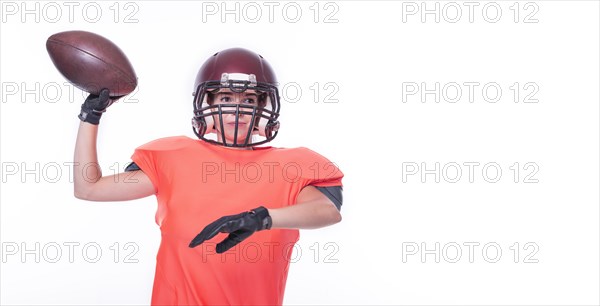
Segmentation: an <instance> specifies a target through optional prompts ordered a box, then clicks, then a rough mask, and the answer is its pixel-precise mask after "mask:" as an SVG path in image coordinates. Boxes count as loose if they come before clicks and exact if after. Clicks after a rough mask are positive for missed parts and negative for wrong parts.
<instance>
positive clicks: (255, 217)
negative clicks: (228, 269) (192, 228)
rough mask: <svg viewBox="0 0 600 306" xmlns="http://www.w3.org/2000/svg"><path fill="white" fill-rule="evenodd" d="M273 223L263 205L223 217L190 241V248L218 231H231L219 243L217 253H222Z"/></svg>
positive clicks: (268, 227)
mask: <svg viewBox="0 0 600 306" xmlns="http://www.w3.org/2000/svg"><path fill="white" fill-rule="evenodd" d="M271 225H272V222H271V216H270V215H269V211H268V210H267V209H266V208H264V207H263V206H260V207H257V208H255V209H253V210H251V211H249V212H243V213H241V214H238V215H232V216H225V217H221V218H219V219H218V220H216V221H214V222H213V223H211V224H209V225H207V226H206V227H205V228H204V229H203V230H202V231H201V232H200V234H198V235H197V236H196V238H194V239H193V240H192V242H190V248H193V247H196V246H197V245H199V244H201V243H203V242H204V241H206V240H209V239H211V238H213V237H214V236H216V235H217V234H218V233H230V234H229V236H227V238H225V240H223V241H221V242H220V243H219V244H217V253H219V254H221V253H223V252H225V251H227V250H229V249H231V248H232V247H234V246H235V245H237V244H238V243H240V242H242V241H243V240H244V239H246V238H248V237H250V235H252V234H253V233H254V232H256V231H262V230H265V229H270V228H271Z"/></svg>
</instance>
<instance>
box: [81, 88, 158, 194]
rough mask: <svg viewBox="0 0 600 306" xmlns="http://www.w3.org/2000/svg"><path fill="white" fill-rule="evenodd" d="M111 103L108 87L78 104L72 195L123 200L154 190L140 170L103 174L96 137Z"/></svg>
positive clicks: (151, 192) (153, 191)
mask: <svg viewBox="0 0 600 306" xmlns="http://www.w3.org/2000/svg"><path fill="white" fill-rule="evenodd" d="M110 104H111V101H110V98H109V96H108V91H104V90H103V91H102V92H101V93H100V95H99V96H96V95H90V96H89V97H88V98H87V99H86V101H85V102H84V104H83V105H82V107H81V114H80V115H79V118H80V119H81V123H80V124H79V130H78V132H77V140H76V143H75V155H74V166H73V179H74V195H75V197H76V198H78V199H82V200H89V201H126V200H133V199H139V198H143V197H146V196H149V195H152V194H154V193H155V189H154V185H153V184H152V182H151V181H150V179H149V178H148V176H146V175H145V174H144V173H143V172H142V171H140V170H138V171H132V172H127V173H119V174H115V175H110V176H102V169H100V165H99V164H98V154H97V150H96V139H97V136H98V123H99V120H100V116H101V115H102V113H103V112H104V111H105V110H106V108H107V107H108V106H109V105H110Z"/></svg>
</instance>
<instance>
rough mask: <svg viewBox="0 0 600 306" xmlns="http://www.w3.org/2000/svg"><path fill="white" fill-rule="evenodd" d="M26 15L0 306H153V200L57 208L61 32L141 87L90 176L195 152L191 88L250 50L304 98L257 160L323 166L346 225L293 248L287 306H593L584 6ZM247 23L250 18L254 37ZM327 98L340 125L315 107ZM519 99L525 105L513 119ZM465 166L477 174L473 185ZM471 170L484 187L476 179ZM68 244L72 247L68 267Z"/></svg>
mask: <svg viewBox="0 0 600 306" xmlns="http://www.w3.org/2000/svg"><path fill="white" fill-rule="evenodd" d="M35 3H36V2H28V3H27V6H26V7H23V5H24V4H22V2H10V1H3V2H2V23H0V27H1V32H0V34H1V42H0V48H1V54H0V55H1V63H0V66H1V82H2V103H1V104H0V107H1V110H0V115H1V136H0V139H1V161H2V190H1V214H0V216H1V230H2V231H1V240H2V262H1V277H0V280H1V284H0V294H1V299H0V303H2V304H77V305H85V304H95V305H98V304H148V303H149V301H150V294H151V288H152V281H153V276H154V265H155V256H156V251H157V247H158V243H159V239H160V236H159V235H160V232H159V229H158V227H157V226H156V224H155V223H154V213H155V209H156V202H155V198H154V197H148V198H145V199H141V200H137V201H132V202H128V203H93V202H84V201H81V200H77V199H75V198H74V197H73V195H72V193H73V187H72V182H71V178H70V174H69V173H70V168H69V162H71V161H72V155H73V147H74V142H75V136H76V131H77V126H78V123H79V121H78V120H77V118H76V115H77V114H78V111H79V106H80V104H81V102H82V101H83V99H84V98H85V94H84V93H82V92H81V91H79V90H77V89H73V87H71V86H69V85H64V84H63V83H64V82H65V80H64V79H63V78H62V76H61V75H60V74H59V73H58V72H57V71H56V69H55V68H54V66H53V65H52V63H51V61H50V59H49V57H48V54H47V52H46V49H45V41H46V38H47V37H48V36H50V35H52V34H54V33H56V32H61V31H66V30H75V29H79V30H87V31H92V32H96V33H98V34H101V35H103V36H105V37H108V38H109V39H111V40H112V41H113V42H115V43H116V44H117V45H119V46H120V47H121V49H122V50H123V51H124V52H125V53H126V54H127V55H128V57H129V59H130V61H131V62H132V64H133V66H134V67H135V70H136V72H137V75H138V77H139V90H138V91H137V92H135V93H134V94H132V95H131V96H130V97H128V98H127V99H126V100H123V101H121V102H119V104H116V105H114V106H112V107H111V108H110V109H109V111H108V113H107V114H106V115H105V116H104V117H103V118H102V124H101V125H100V134H99V139H98V151H99V156H100V162H101V164H102V166H103V169H104V172H105V173H106V174H111V173H114V172H115V171H117V170H121V169H123V167H124V166H125V165H126V163H127V162H128V161H129V157H130V156H131V154H132V152H133V150H134V148H136V147H137V146H139V145H141V144H143V143H145V142H147V141H150V140H153V139H156V138H159V137H164V136H172V135H188V136H190V137H193V134H192V132H191V128H190V123H189V122H190V118H191V116H192V104H191V98H192V97H191V95H190V93H191V91H192V87H193V81H194V77H195V74H196V71H197V69H198V68H199V66H200V65H201V63H202V62H203V61H204V60H205V59H206V58H207V57H208V56H210V55H212V54H213V53H214V52H216V51H218V50H221V49H225V48H229V47H235V46H239V47H245V48H249V49H252V50H255V51H257V52H258V53H260V54H262V55H263V56H264V57H265V58H267V59H268V61H269V62H270V63H271V64H272V65H273V66H274V67H275V69H276V71H277V74H278V77H279V81H280V83H281V84H282V85H283V84H297V85H298V86H299V87H300V88H301V89H302V92H301V94H302V95H301V98H300V100H299V101H297V102H295V103H292V102H291V101H290V100H291V99H293V98H294V92H293V91H291V90H290V91H289V92H287V95H286V93H285V92H283V93H282V95H283V97H284V100H283V101H282V117H281V121H282V129H281V132H280V134H279V136H278V137H277V139H276V140H275V141H274V143H273V145H275V146H285V147H292V146H307V147H309V148H311V149H313V150H315V151H317V152H319V153H321V154H323V155H325V156H326V157H328V158H329V159H331V160H332V161H334V162H335V163H337V164H338V165H339V166H340V168H341V169H342V170H343V172H344V173H345V178H344V186H345V189H344V197H345V200H344V206H343V209H342V212H343V218H344V220H343V221H342V222H341V223H340V224H337V225H335V226H333V227H330V228H326V229H321V230H312V231H302V233H301V242H300V244H299V248H298V251H299V252H301V254H300V253H298V257H297V258H296V262H295V263H293V264H292V266H291V269H290V274H289V278H288V286H287V290H286V296H285V304H428V305H430V304H444V305H447V304H519V305H524V304H544V305H550V304H560V305H563V304H581V305H584V304H598V303H600V300H599V291H598V288H599V287H600V284H599V265H598V263H599V252H598V250H599V219H598V218H599V209H598V208H599V198H598V186H599V172H598V169H599V165H598V159H599V133H598V132H599V120H598V116H599V96H598V92H599V89H598V86H599V85H598V84H599V78H598V76H599V74H598V73H599V62H598V59H599V37H600V34H599V22H598V20H599V13H600V12H599V4H598V2H595V1H541V2H532V3H530V4H526V2H520V3H517V4H516V5H515V4H514V3H515V2H513V1H506V2H505V1H497V2H491V4H490V2H471V4H465V3H463V2H457V3H450V4H449V3H446V2H438V4H439V5H440V8H439V14H438V17H439V22H436V20H435V18H436V16H435V15H434V14H429V15H426V16H425V20H421V15H420V11H419V12H417V13H416V14H415V15H409V14H408V11H407V10H408V9H412V8H417V9H419V10H420V9H421V8H420V7H419V5H420V4H421V2H408V3H404V4H403V3H401V2H391V1H389V2H366V1H356V2H350V1H348V2H332V3H331V4H329V5H328V6H326V5H325V3H324V2H321V3H320V4H317V6H314V2H312V1H311V2H295V3H294V4H290V5H288V6H287V7H288V9H289V10H288V11H287V14H286V12H283V10H282V8H283V7H284V5H285V3H284V2H281V3H276V4H271V5H273V8H274V11H273V13H274V14H273V15H271V16H269V10H268V8H269V7H268V6H266V5H265V4H264V3H261V2H257V3H255V4H250V6H248V4H247V3H244V2H240V3H239V5H240V10H239V13H238V14H237V16H236V15H235V13H233V14H229V15H225V16H221V11H219V12H217V13H216V14H215V15H208V14H207V11H206V8H207V6H206V5H205V6H204V7H203V6H202V5H201V3H199V2H198V3H197V2H192V1H184V2H167V1H141V2H130V4H129V5H127V6H126V4H125V3H124V2H122V3H117V4H115V2H113V1H106V2H95V3H93V4H87V2H71V3H72V4H69V5H71V6H67V4H65V3H63V2H53V4H49V3H48V2H37V3H38V4H37V5H38V6H37V7H36V6H35V5H36V4H35ZM73 3H74V4H73ZM273 3H275V2H273ZM435 3H436V2H427V4H426V5H427V7H426V8H427V9H434V8H435V5H436V4H435ZM220 4H221V2H211V4H210V5H216V7H217V8H219V5H220ZM486 4H487V6H486ZM86 5H87V6H86ZM227 5H228V6H227V8H229V9H234V8H235V4H234V3H233V2H230V3H228V4H227ZM244 5H246V6H244ZM275 5H277V6H275ZM468 5H474V6H472V7H473V15H471V18H472V20H469V19H470V18H469V14H470V11H469V6H468ZM484 6H486V7H487V8H488V10H487V15H486V14H484V12H483V9H482V8H483V7H484ZM69 7H72V8H73V11H70V10H69ZM84 7H86V8H87V11H84V10H83V8H84ZM256 7H259V8H260V9H261V14H262V15H261V18H260V20H258V21H257V22H255V23H252V21H253V19H255V16H256V12H257V11H256V9H255V8H256ZM296 7H299V8H300V9H301V12H302V16H301V17H300V18H299V19H300V20H299V21H297V22H295V23H294V22H292V21H293V20H292V19H294V17H295V12H294V8H296ZM311 7H312V9H311ZM317 7H319V13H320V14H319V16H318V18H316V16H315V12H316V10H315V9H316V8H317ZM457 7H458V8H460V13H461V17H460V19H458V21H457V22H452V21H453V19H454V18H455V16H456V12H457V10H456V8H457ZM497 7H499V8H500V9H501V15H500V16H499V18H498V19H499V20H498V21H497V22H492V21H494V20H492V19H494V17H495V16H496V15H495V11H494V9H495V8H497ZM517 7H518V8H519V12H520V13H519V16H518V18H517V20H516V21H518V22H516V21H515V12H516V8H517ZM15 8H17V11H15V10H14V9H15ZM57 8H58V9H57ZM96 8H100V11H99V12H100V14H101V15H97V14H96V12H97V11H96V10H95V9H96ZM117 8H118V9H119V10H118V15H117ZM203 8H204V10H203ZM211 8H212V7H211ZM244 8H245V10H244ZM23 9H28V10H30V12H32V13H27V14H25V13H24V11H23ZM219 10H220V8H219ZM13 12H14V14H13ZM59 13H60V15H57V14H59ZM203 15H204V17H203ZM327 15H329V17H328V18H326V17H327ZM97 16H98V19H99V21H97V22H93V21H95V20H94V19H96V17H97ZM236 17H237V18H239V22H236V20H235V18H236ZM36 18H39V20H36ZM203 18H204V20H203ZM270 18H272V19H271V20H269V19H270ZM286 18H287V19H286ZM315 18H316V20H315ZM403 18H404V22H403ZM486 18H487V19H486ZM526 19H527V20H528V21H535V20H537V22H533V23H526V22H524V21H526ZM336 20H337V22H335V23H325V22H324V21H336ZM124 21H132V22H133V23H126V22H124ZM271 21H272V22H271ZM315 82H318V83H319V86H320V90H319V96H318V97H317V98H316V99H315V96H314V94H315V90H314V89H315V87H312V88H313V89H311V86H313V84H314V83H315ZM328 82H332V83H334V84H335V86H337V89H338V90H337V91H336V92H333V88H334V87H328V88H325V87H324V86H325V83H328ZM422 82H424V83H425V86H426V87H427V88H428V89H432V88H434V86H435V83H436V82H439V83H440V88H443V87H444V85H447V84H451V85H452V84H454V83H457V84H459V85H460V84H464V83H465V82H479V84H480V85H479V86H478V87H475V90H474V96H473V100H472V102H469V99H468V87H466V86H464V85H461V86H462V94H463V95H462V98H461V99H460V100H459V101H457V102H454V103H453V102H451V101H448V99H446V98H448V97H449V98H450V99H452V97H454V95H455V93H452V92H447V93H446V95H445V96H444V95H441V93H440V101H439V103H436V102H435V97H434V95H433V94H430V95H426V96H425V101H424V102H421V101H420V100H421V97H420V91H419V92H418V93H417V94H416V95H408V94H407V92H406V90H404V91H403V88H404V89H407V88H406V84H409V83H416V84H418V85H419V88H420V89H423V88H422V87H421V85H420V84H421V83H422ZM453 82H454V83H453ZM515 82H518V83H519V87H520V93H519V97H518V99H517V101H518V103H515V101H514V99H515V98H514V93H515V87H512V88H513V89H511V86H512V85H513V84H514V83H515ZM529 82H531V83H532V85H530V87H528V88H525V87H524V86H525V84H526V83H529ZM488 83H490V84H492V85H493V84H498V86H499V87H500V88H501V89H502V94H501V96H500V98H499V101H497V102H495V103H492V102H488V100H490V99H491V98H494V96H495V93H494V91H493V90H490V91H488V95H483V94H482V87H483V85H485V84H488ZM403 84H404V85H403ZM36 86H38V87H36ZM36 88H37V89H36ZM534 88H537V91H536V92H535V93H534ZM447 89H452V88H451V87H448V86H447ZM492 89H493V88H492ZM27 90H29V91H27ZM71 92H72V93H73V94H74V96H71V95H70V93H71ZM22 93H26V94H25V95H24V96H22ZM403 93H404V95H403ZM327 94H332V96H331V98H332V99H337V103H324V102H325V96H326V95H327ZM528 94H532V96H531V97H530V98H532V99H535V100H537V103H524V100H525V96H526V95H528ZM403 96H404V97H405V98H406V99H405V101H406V102H404V103H403ZM486 99H487V100H486ZM315 102H316V103H315ZM469 162H473V163H479V164H478V166H477V167H475V168H474V172H473V175H472V177H471V178H469V168H468V167H467V166H466V165H467V164H465V163H469ZM422 163H424V164H422ZM436 163H439V171H438V174H439V183H438V182H436V178H435V174H427V175H425V177H424V178H422V177H421V174H422V173H423V172H422V170H423V166H425V167H426V168H427V169H429V170H432V169H433V171H431V172H430V173H435V171H434V170H435V167H436ZM515 163H518V168H519V169H520V170H519V173H518V175H517V176H516V177H515V174H516V168H515V167H514V166H513V165H514V164H515ZM527 163H530V164H529V165H530V166H529V167H528V168H525V164H527ZM415 165H416V166H418V167H419V168H418V171H419V172H417V173H416V174H414V175H409V174H410V173H409V172H408V170H411V169H412V170H414V168H411V167H412V166H415ZM457 165H458V166H459V167H460V170H461V172H462V173H461V176H460V177H457V176H456V175H457V173H456V170H457V167H456V166H457ZM485 165H490V166H495V167H496V168H494V167H491V168H488V172H487V173H482V169H483V167H484V166H485ZM511 166H512V168H511ZM497 168H500V169H501V171H502V174H501V176H498V177H497V176H496V173H495V172H494V171H495V170H496V169H497ZM444 170H445V171H444ZM528 175H529V177H527V176H528ZM403 176H404V178H403ZM493 180H497V181H496V182H495V183H492V182H488V181H493ZM453 181H456V182H454V183H453ZM515 181H516V182H515ZM128 242H131V243H132V245H134V246H137V248H136V249H134V248H126V247H125V244H126V243H128ZM36 243H39V245H38V247H37V249H36ZM69 243H76V244H77V245H76V246H74V252H73V255H72V256H73V258H72V261H73V262H70V261H71V260H70V259H69V256H68V255H69V248H68V245H69ZM115 243H118V245H115ZM327 243H330V244H328V245H326V244H327ZM436 243H439V245H438V247H437V249H436ZM469 243H473V244H474V245H476V246H475V247H474V252H473V254H472V258H471V259H470V258H469V247H468V245H469ZM515 243H518V245H516V244H515ZM527 243H529V244H527ZM526 244H527V247H526ZM86 245H87V246H99V247H100V249H101V250H102V255H101V256H98V257H96V256H95V254H94V250H95V249H94V248H91V249H88V251H89V253H88V256H87V257H85V256H84V255H82V249H83V247H84V246H86ZM486 245H487V246H488V247H491V248H488V249H487V251H488V252H487V253H482V250H483V249H484V246H486ZM57 246H58V247H57ZM111 246H112V249H111ZM115 246H116V249H118V250H119V253H118V254H116V252H115ZM414 246H418V247H419V250H416V251H415V250H414V248H413V247H414ZM457 246H458V247H459V248H460V251H461V252H462V254H461V257H457V253H456V251H457ZM517 246H518V247H517ZM423 247H425V248H426V249H428V250H430V251H429V253H425V252H423ZM493 247H496V248H493ZM24 248H26V249H29V251H26V250H24ZM496 249H500V250H501V252H502V253H501V254H496V253H495V251H496ZM517 249H518V250H519V253H518V256H517V257H515V254H516V252H515V251H516V250H517ZM57 250H60V251H61V252H62V256H61V257H57V256H56V251H57ZM317 250H318V253H317ZM409 251H413V253H414V254H413V253H410V252H409ZM436 253H437V254H439V258H438V261H439V262H436V255H435V254H436ZM36 254H38V256H39V258H37V259H36ZM128 254H129V255H131V258H130V259H131V260H136V261H137V263H127V262H126V261H127V260H126V258H125V257H126V255H128ZM115 255H118V256H117V257H116V262H115ZM422 255H423V256H424V257H423V258H422ZM94 258H96V259H97V262H95V263H90V262H88V260H90V259H94ZM36 260H37V261H39V263H38V262H36ZM51 261H57V262H56V263H52V262H51ZM331 261H334V262H331ZM453 261H456V262H455V263H454V262H453ZM492 261H496V262H495V263H493V262H492ZM515 261H516V262H515Z"/></svg>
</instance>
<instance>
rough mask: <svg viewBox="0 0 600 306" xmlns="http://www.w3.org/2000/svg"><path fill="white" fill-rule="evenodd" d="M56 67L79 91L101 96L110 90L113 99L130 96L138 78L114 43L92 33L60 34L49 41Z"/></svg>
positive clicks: (69, 32) (48, 48)
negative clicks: (106, 90) (103, 91)
mask: <svg viewBox="0 0 600 306" xmlns="http://www.w3.org/2000/svg"><path fill="white" fill-rule="evenodd" d="M46 49H47V50H48V54H50V58H51V59H52V62H53V63H54V66H56V68H57V69H58V71H60V73H61V74H62V75H63V76H64V77H65V78H66V79H67V80H69V82H71V83H72V84H73V85H75V86H76V87H77V88H79V89H81V90H83V91H86V92H89V93H92V94H98V93H99V92H100V90H101V89H102V88H108V90H109V91H110V95H111V96H113V97H114V96H122V95H127V94H130V93H131V92H132V91H133V90H134V89H135V87H136V86H137V76H136V75H135V71H134V70H133V67H132V66H131V63H130V62H129V60H128V59H127V56H125V53H123V51H121V49H119V47H117V45H115V44H114V43H113V42H112V41H110V40H108V39H106V38H104V37H102V36H100V35H98V34H95V33H91V32H85V31H67V32H60V33H56V34H54V35H52V36H50V37H49V38H48V40H47V41H46Z"/></svg>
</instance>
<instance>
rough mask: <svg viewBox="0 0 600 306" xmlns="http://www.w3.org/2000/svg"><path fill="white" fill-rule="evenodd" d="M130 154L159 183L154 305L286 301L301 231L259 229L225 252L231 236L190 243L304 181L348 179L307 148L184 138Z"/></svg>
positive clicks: (289, 200) (291, 199)
mask: <svg viewBox="0 0 600 306" xmlns="http://www.w3.org/2000/svg"><path fill="white" fill-rule="evenodd" d="M132 160H133V161H134V162H135V163H136V164H137V165H138V166H139V167H140V169H142V171H143V172H144V173H145V174H146V175H147V176H148V177H149V178H150V180H151V181H152V183H153V184H154V187H155V188H156V197H157V200H158V210H157V212H156V222H157V224H158V225H159V226H160V230H161V235H162V240H161V244H160V247H159V250H158V255H157V264H156V274H155V279H154V287H153V291H152V304H153V305H207V304H210V305H214V304H219V305H223V304H237V305H257V304H260V305H274V304H282V303H283V294H284V291H285V283H286V279H287V273H288V268H289V259H290V256H291V254H292V251H293V246H294V244H295V243H296V241H297V240H298V230H288V229H272V230H265V231H260V232H256V233H254V234H253V235H252V236H250V237H249V238H248V239H246V240H244V241H243V242H242V243H240V244H238V245H236V246H235V247H233V248H232V249H230V250H229V251H227V252H225V253H223V254H217V253H216V251H215V246H216V244H217V243H219V242H220V241H222V240H223V239H224V238H225V237H226V235H227V234H223V233H221V234H218V235H217V236H216V237H214V238H213V239H211V240H209V241H206V242H204V243H203V244H201V245H199V246H197V247H195V248H189V247H188V245H189V243H190V241H191V240H192V239H193V238H194V237H195V236H196V235H197V234H198V233H199V232H200V231H201V230H202V229H203V228H204V227H205V226H206V225H208V224H209V223H211V222H213V221H215V220H216V219H218V218H220V217H222V216H226V215H233V214H238V213H240V212H244V211H248V210H250V209H253V208H256V207H258V206H261V205H262V206H265V207H267V208H280V207H285V206H288V205H294V204H295V203H296V199H297V197H298V194H299V193H300V191H301V190H302V188H304V187H305V186H308V185H312V186H317V187H320V186H341V185H342V183H341V180H342V177H343V174H342V172H341V171H340V170H339V169H338V168H337V167H336V166H335V165H334V164H333V163H332V162H330V161H329V160H327V159H326V158H324V157H322V156H321V155H319V154H317V153H315V152H313V151H311V150H309V149H306V148H295V149H283V148H274V147H261V148H254V150H236V149H231V148H225V147H221V146H216V145H211V144H209V143H207V142H204V141H201V140H195V139H191V138H188V137H184V136H180V137H169V138H163V139H158V140H155V141H152V142H150V143H147V144H145V145H143V146H140V147H139V148H137V149H136V150H135V153H134V154H133V156H132Z"/></svg>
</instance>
